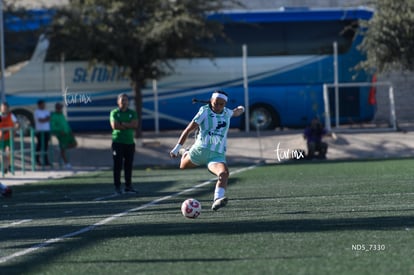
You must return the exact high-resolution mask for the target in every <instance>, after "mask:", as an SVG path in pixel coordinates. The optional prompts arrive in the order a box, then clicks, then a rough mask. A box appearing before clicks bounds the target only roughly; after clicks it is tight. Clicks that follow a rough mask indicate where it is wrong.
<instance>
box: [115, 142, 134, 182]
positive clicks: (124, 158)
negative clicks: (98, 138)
mask: <svg viewBox="0 0 414 275" xmlns="http://www.w3.org/2000/svg"><path fill="white" fill-rule="evenodd" d="M134 154H135V144H123V143H116V142H113V143H112V158H113V160H114V167H113V176H114V185H115V187H120V186H121V171H122V167H123V168H124V178H125V186H126V187H129V186H131V184H132V165H133V163H134Z"/></svg>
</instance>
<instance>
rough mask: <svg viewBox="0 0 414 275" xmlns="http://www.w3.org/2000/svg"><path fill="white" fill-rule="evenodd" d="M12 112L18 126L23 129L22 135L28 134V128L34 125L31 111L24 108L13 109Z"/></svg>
mask: <svg viewBox="0 0 414 275" xmlns="http://www.w3.org/2000/svg"><path fill="white" fill-rule="evenodd" d="M12 113H13V114H14V115H15V116H16V118H17V121H18V123H19V127H20V128H22V129H23V131H24V135H25V136H27V135H28V134H29V128H30V127H34V119H33V115H32V113H30V112H29V111H27V110H24V109H16V110H13V111H12Z"/></svg>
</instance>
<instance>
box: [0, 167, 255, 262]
mask: <svg viewBox="0 0 414 275" xmlns="http://www.w3.org/2000/svg"><path fill="white" fill-rule="evenodd" d="M257 166H258V165H252V166H249V167H245V168H241V169H238V170H236V171H234V172H231V173H230V175H235V174H238V173H242V172H244V171H247V170H250V169H253V168H256V167H257ZM213 181H216V179H211V180H208V181H205V182H202V183H200V184H197V185H195V186H193V187H191V188H188V189H185V190H183V191H181V192H177V193H175V194H172V195H169V196H165V197H161V198H158V199H155V200H153V201H151V202H148V203H146V204H143V205H141V206H138V207H135V208H131V209H129V210H126V211H124V212H121V213H118V214H115V215H112V216H110V217H107V218H105V219H103V220H101V221H99V222H97V223H94V224H93V225H90V226H87V227H84V228H82V229H80V230H77V231H74V232H71V233H68V234H65V235H62V236H60V237H57V238H53V239H49V240H47V241H45V242H42V243H39V244H37V245H34V246H32V247H29V248H27V249H24V250H21V251H18V252H15V253H13V254H11V255H8V256H4V257H1V258H0V264H2V263H5V262H7V261H10V260H12V259H14V258H18V257H20V256H24V255H27V254H29V253H32V252H35V251H36V250H39V249H40V248H43V247H46V246H48V245H50V244H54V243H57V242H62V241H64V240H65V239H67V238H71V237H74V236H78V235H80V234H83V233H86V232H89V231H91V230H93V229H95V228H96V227H97V226H100V225H105V224H107V223H109V222H112V221H114V220H116V219H117V218H120V217H123V216H125V215H127V214H129V213H131V212H136V211H140V210H142V209H145V208H148V207H150V206H153V205H156V204H157V203H159V202H162V201H165V200H168V199H171V198H174V197H178V196H180V195H182V194H185V193H189V192H192V191H194V190H196V189H197V188H200V187H203V186H205V185H208V184H210V183H212V182H213ZM95 200H96V199H95Z"/></svg>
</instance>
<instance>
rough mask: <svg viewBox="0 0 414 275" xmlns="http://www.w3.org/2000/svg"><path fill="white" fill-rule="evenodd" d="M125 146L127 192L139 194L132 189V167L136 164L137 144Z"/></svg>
mask: <svg viewBox="0 0 414 275" xmlns="http://www.w3.org/2000/svg"><path fill="white" fill-rule="evenodd" d="M123 145H124V147H125V148H124V177H125V192H130V193H137V191H135V190H134V188H133V187H132V167H133V164H134V155H135V144H123Z"/></svg>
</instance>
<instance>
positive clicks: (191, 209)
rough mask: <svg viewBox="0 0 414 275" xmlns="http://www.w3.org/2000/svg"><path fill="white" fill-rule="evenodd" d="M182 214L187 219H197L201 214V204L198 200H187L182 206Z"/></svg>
mask: <svg viewBox="0 0 414 275" xmlns="http://www.w3.org/2000/svg"><path fill="white" fill-rule="evenodd" d="M181 213H182V214H183V216H184V217H186V218H189V219H195V218H197V217H198V216H200V214H201V203H200V202H199V201H198V200H196V199H186V200H185V201H184V202H183V203H182V204H181Z"/></svg>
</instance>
